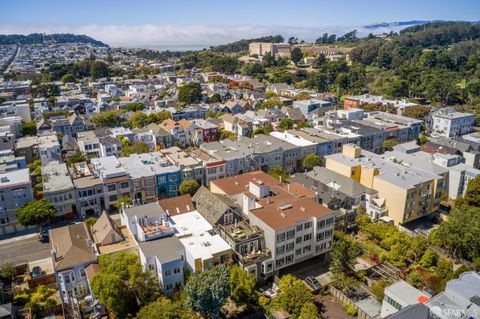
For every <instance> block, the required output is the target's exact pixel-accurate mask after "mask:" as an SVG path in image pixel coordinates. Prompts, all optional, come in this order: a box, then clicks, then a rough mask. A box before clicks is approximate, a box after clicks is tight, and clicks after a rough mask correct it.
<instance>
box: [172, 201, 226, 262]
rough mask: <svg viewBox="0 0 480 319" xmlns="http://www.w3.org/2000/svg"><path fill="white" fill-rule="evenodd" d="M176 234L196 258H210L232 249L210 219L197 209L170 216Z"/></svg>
mask: <svg viewBox="0 0 480 319" xmlns="http://www.w3.org/2000/svg"><path fill="white" fill-rule="evenodd" d="M170 219H171V220H172V226H173V227H174V228H175V236H176V237H178V238H179V239H180V241H181V242H182V244H183V246H185V250H186V251H188V253H189V254H190V255H192V256H193V258H194V259H197V258H201V259H202V260H206V259H210V258H212V256H213V255H214V254H218V253H221V252H223V251H226V250H229V249H231V248H230V246H229V245H228V244H227V242H226V241H225V240H223V239H222V237H220V235H218V234H217V233H216V232H215V231H214V230H213V227H212V226H211V225H210V224H209V223H208V221H207V220H206V219H205V218H203V217H202V215H200V213H199V212H198V211H196V210H194V211H192V212H189V213H185V214H179V215H175V216H172V217H170Z"/></svg>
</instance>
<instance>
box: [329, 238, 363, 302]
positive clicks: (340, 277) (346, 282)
mask: <svg viewBox="0 0 480 319" xmlns="http://www.w3.org/2000/svg"><path fill="white" fill-rule="evenodd" d="M361 254H362V251H361V249H360V247H358V245H357V244H356V242H355V240H354V239H353V238H352V237H350V236H348V235H346V234H344V233H342V232H337V231H336V232H335V242H334V244H333V249H332V251H331V257H332V261H331V262H330V271H331V272H332V274H333V282H332V284H333V286H334V287H336V288H338V289H341V290H343V291H344V292H346V293H348V292H350V291H352V290H353V289H355V288H356V287H358V286H359V284H360V282H359V281H358V276H357V273H356V271H355V264H356V260H357V257H359V256H360V255H361Z"/></svg>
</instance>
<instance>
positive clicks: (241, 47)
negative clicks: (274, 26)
mask: <svg viewBox="0 0 480 319" xmlns="http://www.w3.org/2000/svg"><path fill="white" fill-rule="evenodd" d="M283 40H284V39H283V37H282V36H281V35H275V36H273V35H269V36H265V37H260V38H256V39H242V40H239V41H235V42H232V43H227V44H222V45H217V46H215V47H211V49H212V50H213V51H220V52H225V53H236V52H241V51H246V50H248V45H249V44H250V43H252V42H273V43H280V42H283Z"/></svg>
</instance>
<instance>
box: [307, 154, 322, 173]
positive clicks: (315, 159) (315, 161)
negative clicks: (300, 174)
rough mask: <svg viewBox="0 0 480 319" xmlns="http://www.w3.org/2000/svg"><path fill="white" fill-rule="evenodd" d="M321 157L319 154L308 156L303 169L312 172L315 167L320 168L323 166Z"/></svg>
mask: <svg viewBox="0 0 480 319" xmlns="http://www.w3.org/2000/svg"><path fill="white" fill-rule="evenodd" d="M321 162H322V161H321V160H320V157H319V156H318V155H317V154H308V155H307V156H305V158H304V159H303V167H304V168H306V169H308V170H310V169H312V168H314V167H315V166H320V164H321Z"/></svg>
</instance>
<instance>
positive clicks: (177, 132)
mask: <svg viewBox="0 0 480 319" xmlns="http://www.w3.org/2000/svg"><path fill="white" fill-rule="evenodd" d="M160 127H161V128H162V129H164V130H165V131H167V132H168V133H169V134H170V135H172V136H173V141H174V143H178V144H180V145H181V146H183V147H185V146H186V145H187V135H186V132H185V129H184V128H183V127H182V126H181V125H180V123H179V122H176V121H174V120H172V119H167V120H165V121H163V122H162V123H161V124H160Z"/></svg>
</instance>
